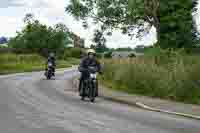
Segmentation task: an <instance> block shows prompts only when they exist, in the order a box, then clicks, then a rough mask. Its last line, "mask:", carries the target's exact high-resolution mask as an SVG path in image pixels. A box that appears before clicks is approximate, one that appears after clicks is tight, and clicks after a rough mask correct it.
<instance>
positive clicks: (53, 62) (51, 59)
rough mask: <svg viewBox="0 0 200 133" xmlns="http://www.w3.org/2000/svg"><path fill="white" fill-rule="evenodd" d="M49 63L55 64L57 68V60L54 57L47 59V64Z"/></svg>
mask: <svg viewBox="0 0 200 133" xmlns="http://www.w3.org/2000/svg"><path fill="white" fill-rule="evenodd" d="M48 62H51V63H52V64H53V66H54V67H55V66H56V59H55V58H54V57H48V59H47V63H48Z"/></svg>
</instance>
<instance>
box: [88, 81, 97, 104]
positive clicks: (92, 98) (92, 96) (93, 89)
mask: <svg viewBox="0 0 200 133" xmlns="http://www.w3.org/2000/svg"><path fill="white" fill-rule="evenodd" d="M89 91H90V92H89V98H90V101H91V102H95V96H96V86H94V83H93V82H91V83H90V90H89Z"/></svg>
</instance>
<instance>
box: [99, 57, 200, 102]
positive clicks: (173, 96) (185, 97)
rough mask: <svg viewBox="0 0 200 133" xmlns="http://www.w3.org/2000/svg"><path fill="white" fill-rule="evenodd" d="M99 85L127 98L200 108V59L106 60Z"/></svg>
mask: <svg viewBox="0 0 200 133" xmlns="http://www.w3.org/2000/svg"><path fill="white" fill-rule="evenodd" d="M104 62H105V66H104V75H103V77H102V82H103V83H104V85H106V86H108V87H109V88H113V89H116V90H119V91H124V92H127V93H130V94H140V95H145V96H151V97H159V98H164V99H170V100H175V101H181V102H185V103H193V104H200V81H199V80H200V69H199V68H200V60H199V56H175V57H168V56H163V57H162V56H160V57H153V56H149V57H137V58H134V59H127V60H105V61H104Z"/></svg>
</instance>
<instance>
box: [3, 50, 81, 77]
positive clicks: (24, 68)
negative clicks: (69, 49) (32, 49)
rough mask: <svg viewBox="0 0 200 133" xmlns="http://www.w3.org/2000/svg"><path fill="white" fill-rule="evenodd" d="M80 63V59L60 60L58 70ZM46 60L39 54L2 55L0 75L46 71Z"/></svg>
mask: <svg viewBox="0 0 200 133" xmlns="http://www.w3.org/2000/svg"><path fill="white" fill-rule="evenodd" d="M78 63H79V59H75V58H68V59H66V60H58V61H57V68H66V67H71V66H72V65H76V64H78ZM45 66H46V59H45V58H44V57H42V56H39V55H37V54H12V53H9V54H0V74H8V73H17V72H31V71H39V70H44V69H45Z"/></svg>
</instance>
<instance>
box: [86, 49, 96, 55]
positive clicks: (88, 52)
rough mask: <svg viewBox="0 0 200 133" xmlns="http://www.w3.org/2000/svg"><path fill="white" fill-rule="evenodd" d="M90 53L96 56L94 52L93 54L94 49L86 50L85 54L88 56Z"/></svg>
mask: <svg viewBox="0 0 200 133" xmlns="http://www.w3.org/2000/svg"><path fill="white" fill-rule="evenodd" d="M90 53H92V54H96V52H95V50H94V49H88V50H87V54H90Z"/></svg>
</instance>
